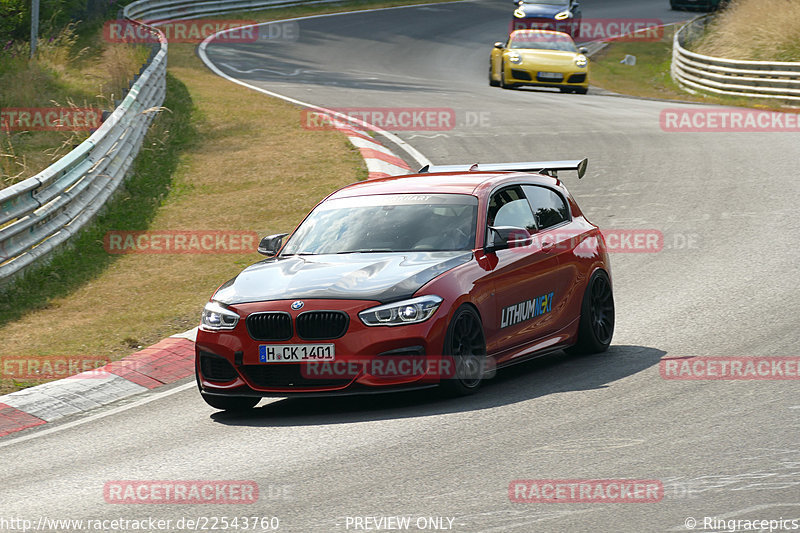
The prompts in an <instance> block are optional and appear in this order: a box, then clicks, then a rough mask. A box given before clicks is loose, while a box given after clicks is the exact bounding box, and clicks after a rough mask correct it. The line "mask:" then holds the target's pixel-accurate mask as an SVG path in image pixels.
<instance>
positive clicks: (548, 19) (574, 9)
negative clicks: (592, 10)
mask: <svg viewBox="0 0 800 533" xmlns="http://www.w3.org/2000/svg"><path fill="white" fill-rule="evenodd" d="M514 5H516V6H517V8H516V9H515V10H514V15H513V17H512V19H511V25H510V27H509V33H511V32H513V31H514V30H554V31H561V32H564V33H568V34H569V35H570V36H571V37H572V38H573V39H576V38H577V37H578V36H579V34H580V27H581V6H580V4H579V3H578V0H518V1H515V2H514Z"/></svg>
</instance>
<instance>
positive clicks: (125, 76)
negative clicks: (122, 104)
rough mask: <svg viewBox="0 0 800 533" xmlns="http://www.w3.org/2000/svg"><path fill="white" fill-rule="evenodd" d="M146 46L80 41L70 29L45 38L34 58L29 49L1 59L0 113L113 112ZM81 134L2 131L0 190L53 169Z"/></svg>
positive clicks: (96, 39) (22, 48)
mask: <svg viewBox="0 0 800 533" xmlns="http://www.w3.org/2000/svg"><path fill="white" fill-rule="evenodd" d="M147 54H148V49H147V48H146V47H144V46H131V45H126V44H118V43H106V42H104V41H103V40H102V35H101V34H99V33H97V34H93V35H92V37H91V38H90V39H88V40H87V39H81V38H79V36H78V34H77V32H76V30H75V26H74V25H69V26H67V27H66V28H64V29H63V30H62V31H61V32H60V33H59V34H58V35H57V36H56V37H54V38H52V39H43V40H42V41H41V43H40V46H39V47H38V50H37V54H36V58H35V60H33V61H28V60H27V56H28V49H27V46H21V45H18V46H15V47H13V48H12V49H11V50H8V51H6V53H4V54H3V56H2V57H0V108H16V107H22V108H31V107H33V108H37V107H48V108H49V107H84V108H86V107H94V108H101V109H107V110H110V109H113V108H114V107H116V104H115V103H114V101H115V100H121V99H122V97H123V96H124V94H125V93H126V92H127V89H128V81H129V80H130V79H131V78H132V77H133V75H134V74H135V73H136V72H138V70H139V68H140V66H141V65H142V64H143V63H144V61H145V60H146V58H147ZM89 133H90V132H85V131H11V132H6V131H0V188H3V187H7V186H9V185H12V184H13V183H16V182H18V181H20V180H23V179H25V178H29V177H31V176H33V175H35V174H37V173H38V172H40V171H42V170H44V169H45V168H47V167H48V166H49V165H51V164H53V162H55V161H56V160H57V159H59V158H60V157H62V156H63V155H64V154H66V153H67V152H69V151H70V150H72V148H73V147H74V146H76V145H77V144H79V143H80V142H81V141H83V140H84V139H86V138H87V137H88V136H89Z"/></svg>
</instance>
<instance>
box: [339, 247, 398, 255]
mask: <svg viewBox="0 0 800 533" xmlns="http://www.w3.org/2000/svg"><path fill="white" fill-rule="evenodd" d="M387 252H388V253H392V252H395V250H389V249H388V248H363V249H361V250H345V251H343V252H336V255H340V254H380V253H387Z"/></svg>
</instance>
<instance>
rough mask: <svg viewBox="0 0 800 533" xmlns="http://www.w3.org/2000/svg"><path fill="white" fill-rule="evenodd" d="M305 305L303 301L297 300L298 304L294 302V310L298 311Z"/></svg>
mask: <svg viewBox="0 0 800 533" xmlns="http://www.w3.org/2000/svg"><path fill="white" fill-rule="evenodd" d="M304 305H305V304H304V303H303V300H297V301H296V302H292V309H293V310H294V311H297V310H298V309H302V308H303V306H304Z"/></svg>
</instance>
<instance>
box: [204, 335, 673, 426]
mask: <svg viewBox="0 0 800 533" xmlns="http://www.w3.org/2000/svg"><path fill="white" fill-rule="evenodd" d="M665 354H666V352H664V351H663V350H658V349H656V348H647V347H643V346H614V345H612V346H611V348H609V350H608V351H607V352H605V353H602V354H595V355H589V356H583V357H571V356H568V355H567V354H565V353H564V352H563V351H559V352H555V353H553V354H550V355H547V356H545V357H541V358H538V359H535V360H532V361H528V362H525V363H520V364H518V365H514V366H511V367H508V368H504V369H501V370H499V371H498V372H497V375H496V376H495V377H494V378H493V379H489V380H486V381H485V382H484V383H483V385H482V386H481V389H480V390H479V391H478V392H477V393H476V394H474V395H472V396H466V397H462V398H444V397H442V395H441V394H440V393H439V390H438V389H437V388H433V389H425V390H417V391H409V392H396V393H387V394H373V395H362V396H340V397H335V396H331V397H315V398H286V399H278V400H268V401H269V403H266V404H263V405H262V406H261V407H257V408H255V409H252V410H251V411H248V412H245V413H228V412H217V413H214V414H213V415H211V418H212V419H213V420H214V421H215V422H218V423H220V424H225V425H231V426H253V427H272V426H281V427H290V426H312V425H325V424H344V423H352V422H365V421H373V420H387V419H398V418H412V417H423V416H431V415H439V414H445V413H458V412H466V411H477V410H482V409H491V408H494V407H499V406H503V405H510V404H514V403H518V402H524V401H527V400H532V399H535V398H541V397H545V396H548V395H551V394H556V393H560V392H568V391H591V390H597V389H604V388H608V387H609V386H611V384H612V383H613V382H615V381H617V380H620V379H623V378H625V377H628V376H631V375H633V374H637V373H639V372H641V371H643V370H646V369H648V368H650V367H652V366H655V365H657V364H658V361H659V360H660V359H661V358H662V357H663V356H664V355H665Z"/></svg>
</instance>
